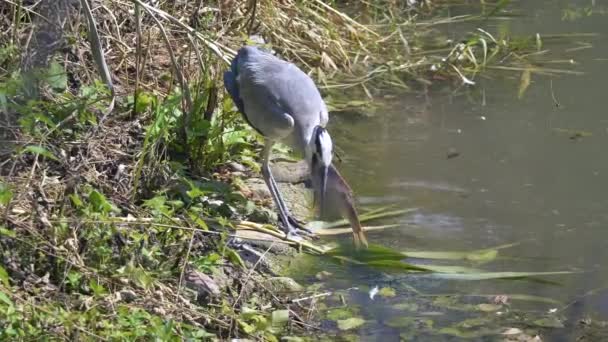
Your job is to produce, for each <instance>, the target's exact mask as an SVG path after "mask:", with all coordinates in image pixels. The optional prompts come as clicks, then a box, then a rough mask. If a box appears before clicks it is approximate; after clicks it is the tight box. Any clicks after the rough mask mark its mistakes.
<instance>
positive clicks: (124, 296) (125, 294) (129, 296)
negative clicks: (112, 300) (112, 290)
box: [116, 290, 137, 303]
mask: <svg viewBox="0 0 608 342" xmlns="http://www.w3.org/2000/svg"><path fill="white" fill-rule="evenodd" d="M136 299H137V294H136V293H135V292H134V291H132V290H121V291H119V292H118V293H116V301H124V302H127V303H130V302H132V301H134V300H136Z"/></svg>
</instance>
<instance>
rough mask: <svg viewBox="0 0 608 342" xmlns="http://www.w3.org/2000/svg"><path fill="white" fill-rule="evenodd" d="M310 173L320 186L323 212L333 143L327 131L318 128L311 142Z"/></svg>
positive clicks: (315, 129) (313, 133)
mask: <svg viewBox="0 0 608 342" xmlns="http://www.w3.org/2000/svg"><path fill="white" fill-rule="evenodd" d="M308 150H309V151H310V153H309V155H310V159H309V161H310V172H311V175H310V176H311V178H312V181H313V183H317V184H318V185H319V187H320V188H319V191H320V200H321V201H320V203H319V204H320V206H321V210H323V208H324V207H325V190H326V188H327V169H328V168H329V166H330V165H331V159H332V153H333V143H332V141H331V136H330V135H329V133H328V132H327V130H326V129H325V128H323V127H321V126H316V127H315V128H314V130H313V132H312V137H311V139H310V142H309V148H308Z"/></svg>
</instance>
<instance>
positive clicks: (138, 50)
mask: <svg viewBox="0 0 608 342" xmlns="http://www.w3.org/2000/svg"><path fill="white" fill-rule="evenodd" d="M135 37H136V44H135V90H134V92H135V94H134V95H135V96H134V97H133V111H132V112H131V113H132V114H131V115H132V117H133V118H135V117H136V116H137V101H138V99H139V78H140V75H139V74H140V70H139V68H140V66H141V9H140V8H139V5H138V4H135Z"/></svg>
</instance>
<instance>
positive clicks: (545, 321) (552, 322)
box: [533, 316, 564, 328]
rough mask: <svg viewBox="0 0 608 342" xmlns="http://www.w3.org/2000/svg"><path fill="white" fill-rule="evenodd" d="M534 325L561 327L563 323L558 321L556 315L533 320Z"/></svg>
mask: <svg viewBox="0 0 608 342" xmlns="http://www.w3.org/2000/svg"><path fill="white" fill-rule="evenodd" d="M533 324H534V325H536V326H539V327H543V328H563V327H564V323H562V321H560V320H559V319H558V318H557V317H554V316H552V317H545V318H541V319H537V320H535V321H534V322H533Z"/></svg>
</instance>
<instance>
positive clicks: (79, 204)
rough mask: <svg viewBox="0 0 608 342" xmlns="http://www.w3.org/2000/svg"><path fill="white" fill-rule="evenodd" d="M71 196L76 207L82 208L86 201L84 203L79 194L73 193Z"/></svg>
mask: <svg viewBox="0 0 608 342" xmlns="http://www.w3.org/2000/svg"><path fill="white" fill-rule="evenodd" d="M69 197H70V201H71V202H72V205H73V206H74V207H76V208H82V207H83V206H84V203H82V199H81V198H80V196H78V195H77V194H71V195H70V196H69Z"/></svg>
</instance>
